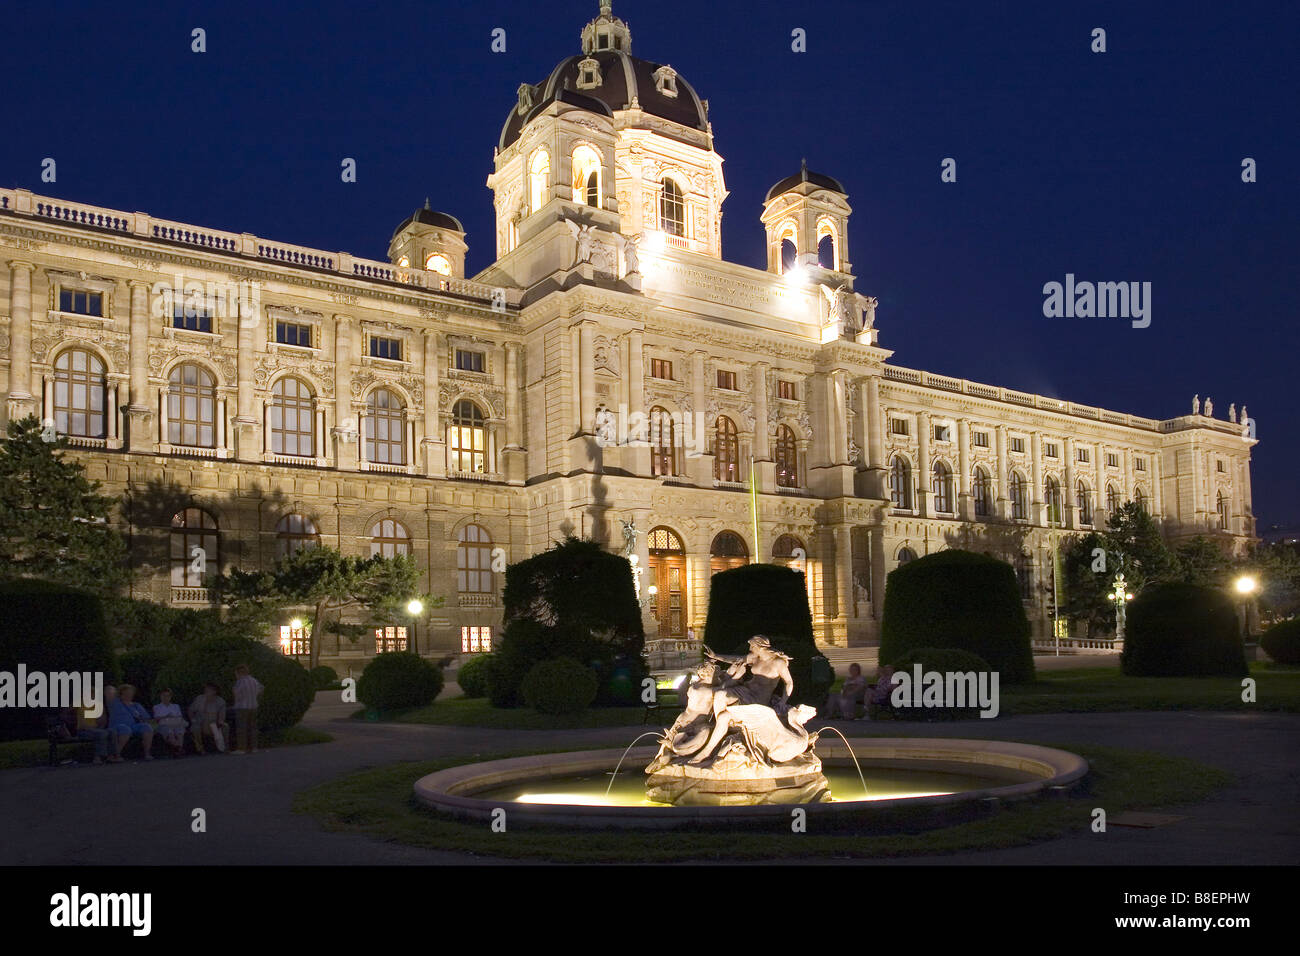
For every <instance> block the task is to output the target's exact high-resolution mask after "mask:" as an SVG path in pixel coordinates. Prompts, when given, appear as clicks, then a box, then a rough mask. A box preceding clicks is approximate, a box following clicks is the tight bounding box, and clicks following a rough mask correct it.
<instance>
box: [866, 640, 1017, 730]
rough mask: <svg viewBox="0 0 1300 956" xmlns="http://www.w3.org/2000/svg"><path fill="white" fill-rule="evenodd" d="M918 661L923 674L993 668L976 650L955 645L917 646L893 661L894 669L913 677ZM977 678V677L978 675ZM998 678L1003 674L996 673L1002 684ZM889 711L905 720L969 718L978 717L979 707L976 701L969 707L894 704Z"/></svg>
mask: <svg viewBox="0 0 1300 956" xmlns="http://www.w3.org/2000/svg"><path fill="white" fill-rule="evenodd" d="M917 664H920V665H921V673H922V674H925V673H928V672H929V671H937V672H938V673H940V674H969V673H975V674H979V673H981V672H987V671H991V670H992V668H991V667H989V664H988V661H986V660H984V658H982V657H980V656H979V655H978V654H972V653H971V652H970V651H963V650H961V649H959V648H956V647H918V648H916V649H915V650H913V651H908V652H907V653H906V654H904V655H903V657H902V658H901V659H900V660H899V661H898V663H897V664H895V665H894V669H895V671H904V672H906V674H907V675H908V677H909V678H912V679H913V680H914V679H915V677H916V665H917ZM976 680H978V677H977V678H976ZM1001 681H1002V678H1001V676H1000V675H999V677H998V683H999V685H1001ZM966 687H967V689H968V691H969V688H970V685H969V684H968V685H966ZM976 689H978V685H976ZM967 699H968V700H969V699H970V698H969V697H968V698H967ZM892 712H893V714H894V716H895V717H900V718H902V719H904V720H969V719H971V718H978V717H979V713H980V708H979V706H978V705H976V706H972V707H951V706H950V707H895V708H893V711H892Z"/></svg>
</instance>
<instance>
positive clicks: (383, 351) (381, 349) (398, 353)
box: [370, 335, 402, 362]
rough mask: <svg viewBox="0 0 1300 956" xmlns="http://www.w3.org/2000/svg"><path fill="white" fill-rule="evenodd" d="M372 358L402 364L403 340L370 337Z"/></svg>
mask: <svg viewBox="0 0 1300 956" xmlns="http://www.w3.org/2000/svg"><path fill="white" fill-rule="evenodd" d="M370 356H371V358H381V359H388V360H390V361H393V362H400V361H401V360H402V340H401V339H389V338H384V337H382V336H378V335H372V336H370Z"/></svg>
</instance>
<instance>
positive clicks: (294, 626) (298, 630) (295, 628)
mask: <svg viewBox="0 0 1300 956" xmlns="http://www.w3.org/2000/svg"><path fill="white" fill-rule="evenodd" d="M302 646H303V642H302V618H300V617H295V618H293V619H292V620H291V621H289V646H288V647H287V648H284V650H286V651H287V652H289V653H292V654H293V657H294V660H297V659H298V658H299V657H301V656H302V650H301V649H302ZM295 647H296V648H298V649H297V650H295Z"/></svg>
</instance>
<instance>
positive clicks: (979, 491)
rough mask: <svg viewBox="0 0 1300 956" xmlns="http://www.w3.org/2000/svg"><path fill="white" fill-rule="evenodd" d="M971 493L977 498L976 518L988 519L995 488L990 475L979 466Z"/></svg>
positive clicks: (977, 466)
mask: <svg viewBox="0 0 1300 956" xmlns="http://www.w3.org/2000/svg"><path fill="white" fill-rule="evenodd" d="M971 491H972V493H973V495H974V498H975V517H977V518H987V517H988V516H989V511H990V508H991V503H992V499H993V488H992V485H991V482H990V481H989V473H988V472H987V471H985V470H984V469H983V468H982V467H981V466H979V465H976V466H975V474H974V476H973V480H972V483H971Z"/></svg>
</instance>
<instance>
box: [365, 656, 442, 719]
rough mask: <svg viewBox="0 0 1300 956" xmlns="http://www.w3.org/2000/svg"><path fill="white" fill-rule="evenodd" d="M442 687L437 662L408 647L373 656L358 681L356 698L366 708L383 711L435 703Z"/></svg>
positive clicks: (440, 673)
mask: <svg viewBox="0 0 1300 956" xmlns="http://www.w3.org/2000/svg"><path fill="white" fill-rule="evenodd" d="M441 690H442V671H441V670H440V669H439V668H438V667H437V665H435V664H432V663H430V662H429V661H426V660H425V659H424V658H423V657H420V656H419V655H417V654H412V653H410V652H408V651H390V652H388V653H386V654H380V655H378V656H377V657H375V658H373V659H372V660H371V661H370V663H369V664H367V665H366V669H365V670H364V671H362V672H361V678H360V679H359V680H358V681H357V699H358V700H359V701H361V703H363V704H365V706H366V709H368V710H373V711H378V712H380V713H384V712H385V711H392V710H405V709H407V708H409V707H424V706H425V705H426V704H432V703H433V701H434V699H435V698H436V697H437V696H438V693H439V692H440V691H441Z"/></svg>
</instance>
